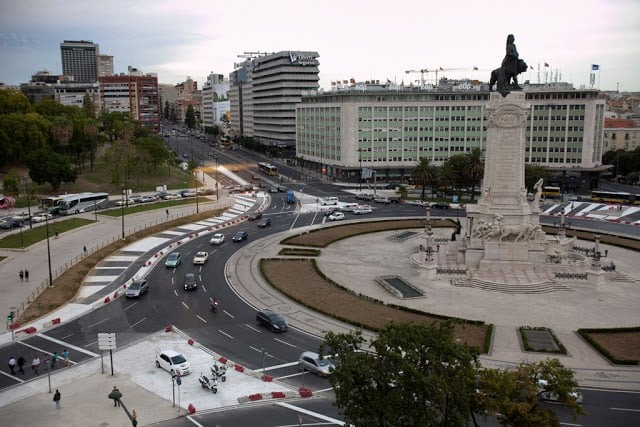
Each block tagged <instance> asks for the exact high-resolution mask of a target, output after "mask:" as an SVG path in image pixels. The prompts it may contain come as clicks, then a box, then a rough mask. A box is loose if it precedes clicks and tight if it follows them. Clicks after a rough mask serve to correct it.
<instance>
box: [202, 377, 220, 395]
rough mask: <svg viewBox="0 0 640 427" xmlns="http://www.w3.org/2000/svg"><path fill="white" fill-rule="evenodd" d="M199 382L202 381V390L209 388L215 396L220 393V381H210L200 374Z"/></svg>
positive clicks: (213, 379)
mask: <svg viewBox="0 0 640 427" xmlns="http://www.w3.org/2000/svg"><path fill="white" fill-rule="evenodd" d="M198 381H200V386H202V388H208V389H209V390H211V393H214V394H215V393H217V392H218V380H217V379H216V378H215V377H214V378H212V379H209V378H207V377H206V376H205V375H203V374H202V372H200V378H198Z"/></svg>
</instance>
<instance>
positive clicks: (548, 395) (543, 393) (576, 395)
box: [538, 379, 584, 404]
mask: <svg viewBox="0 0 640 427" xmlns="http://www.w3.org/2000/svg"><path fill="white" fill-rule="evenodd" d="M548 384H549V383H548V382H547V380H543V379H540V380H538V390H539V393H540V397H541V398H542V399H543V400H549V401H552V402H558V401H559V400H560V397H559V396H558V395H557V394H555V393H554V392H552V391H548V390H547V387H548ZM569 397H570V398H573V399H575V401H576V403H578V404H582V402H583V401H584V398H583V397H582V393H580V392H579V391H578V390H572V391H570V392H569Z"/></svg>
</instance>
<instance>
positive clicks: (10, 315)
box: [7, 311, 15, 323]
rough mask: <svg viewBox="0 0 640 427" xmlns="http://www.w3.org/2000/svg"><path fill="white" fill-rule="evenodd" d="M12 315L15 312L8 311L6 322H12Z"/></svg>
mask: <svg viewBox="0 0 640 427" xmlns="http://www.w3.org/2000/svg"><path fill="white" fill-rule="evenodd" d="M14 316H15V313H14V312H13V311H10V312H9V315H8V316H7V322H9V323H11V322H13V318H14Z"/></svg>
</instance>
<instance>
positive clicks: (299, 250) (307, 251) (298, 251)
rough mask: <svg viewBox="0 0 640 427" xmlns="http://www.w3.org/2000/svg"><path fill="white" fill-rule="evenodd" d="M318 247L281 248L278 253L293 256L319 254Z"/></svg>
mask: <svg viewBox="0 0 640 427" xmlns="http://www.w3.org/2000/svg"><path fill="white" fill-rule="evenodd" d="M320 252H321V251H320V249H305V248H282V249H280V252H278V255H293V256H320Z"/></svg>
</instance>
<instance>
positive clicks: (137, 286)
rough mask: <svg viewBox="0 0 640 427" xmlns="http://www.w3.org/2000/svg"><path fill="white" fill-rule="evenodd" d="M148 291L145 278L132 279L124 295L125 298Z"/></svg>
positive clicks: (134, 296) (135, 296) (137, 295)
mask: <svg viewBox="0 0 640 427" xmlns="http://www.w3.org/2000/svg"><path fill="white" fill-rule="evenodd" d="M148 291H149V284H148V283H147V281H146V280H144V279H141V280H134V281H133V282H132V283H131V285H129V287H128V288H127V290H126V292H125V296H126V297H127V298H138V297H139V296H142V295H144V294H146V293H147V292H148Z"/></svg>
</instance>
